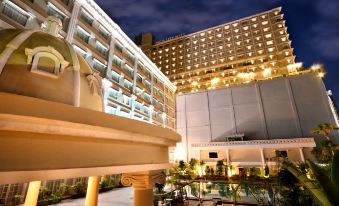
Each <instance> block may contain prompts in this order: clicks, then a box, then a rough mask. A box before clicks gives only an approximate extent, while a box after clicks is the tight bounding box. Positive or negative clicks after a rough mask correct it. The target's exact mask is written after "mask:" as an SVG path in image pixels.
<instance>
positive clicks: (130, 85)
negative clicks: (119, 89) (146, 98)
mask: <svg viewBox="0 0 339 206" xmlns="http://www.w3.org/2000/svg"><path fill="white" fill-rule="evenodd" d="M124 87H125V88H126V89H128V90H130V91H132V83H131V82H130V81H128V80H126V79H125V80H124Z"/></svg>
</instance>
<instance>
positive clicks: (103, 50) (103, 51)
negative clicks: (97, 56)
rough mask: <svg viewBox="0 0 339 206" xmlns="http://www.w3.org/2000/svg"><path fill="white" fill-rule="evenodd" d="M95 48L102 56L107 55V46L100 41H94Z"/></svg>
mask: <svg viewBox="0 0 339 206" xmlns="http://www.w3.org/2000/svg"><path fill="white" fill-rule="evenodd" d="M95 48H96V50H98V52H100V53H101V54H103V55H104V56H106V55H107V51H108V48H107V47H105V46H104V45H103V44H102V43H101V42H99V41H96V42H95Z"/></svg>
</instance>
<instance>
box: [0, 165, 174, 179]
mask: <svg viewBox="0 0 339 206" xmlns="http://www.w3.org/2000/svg"><path fill="white" fill-rule="evenodd" d="M170 167H172V164H169V163H163V164H142V165H124V166H110V167H92V168H74V169H59V170H38V171H11V172H0V184H11V183H26V182H30V181H36V180H42V181H44V180H55V179H67V178H76V177H88V176H101V175H108V174H121V173H133V172H146V171H151V170H163V169H167V168H170Z"/></svg>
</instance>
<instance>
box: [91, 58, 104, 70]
mask: <svg viewBox="0 0 339 206" xmlns="http://www.w3.org/2000/svg"><path fill="white" fill-rule="evenodd" d="M93 68H94V69H95V70H97V71H98V72H100V73H101V72H103V71H104V70H105V69H106V65H105V64H103V63H102V62H100V61H99V60H97V59H95V58H94V59H93Z"/></svg>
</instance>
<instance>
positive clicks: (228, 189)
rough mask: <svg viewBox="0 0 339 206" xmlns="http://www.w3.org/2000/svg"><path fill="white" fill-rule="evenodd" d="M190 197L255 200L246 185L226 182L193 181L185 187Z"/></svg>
mask: <svg viewBox="0 0 339 206" xmlns="http://www.w3.org/2000/svg"><path fill="white" fill-rule="evenodd" d="M185 190H186V193H187V197H188V198H190V199H192V198H193V199H195V198H198V199H204V200H206V199H222V200H226V201H234V199H236V200H240V201H242V202H255V199H254V198H253V196H252V195H251V194H250V192H249V188H248V187H247V186H246V185H241V187H240V185H239V184H228V183H222V182H193V183H191V184H190V185H187V186H186V187H185Z"/></svg>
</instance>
